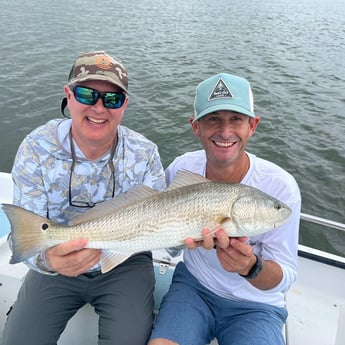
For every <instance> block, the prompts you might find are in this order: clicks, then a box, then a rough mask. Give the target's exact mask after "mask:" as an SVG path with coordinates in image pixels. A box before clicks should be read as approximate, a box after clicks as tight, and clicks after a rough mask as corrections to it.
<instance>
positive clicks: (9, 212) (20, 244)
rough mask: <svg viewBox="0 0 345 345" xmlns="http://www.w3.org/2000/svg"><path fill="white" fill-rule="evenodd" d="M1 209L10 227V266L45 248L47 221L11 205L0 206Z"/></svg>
mask: <svg viewBox="0 0 345 345" xmlns="http://www.w3.org/2000/svg"><path fill="white" fill-rule="evenodd" d="M2 209H3V211H4V212H5V214H6V216H7V218H8V220H9V222H10V225H11V234H10V236H11V240H12V243H11V244H12V248H11V249H12V257H11V259H10V263H11V264H16V263H18V262H21V261H24V260H26V259H28V258H30V257H32V256H34V255H35V254H36V253H38V252H39V251H40V250H42V249H43V248H45V247H46V237H45V235H44V230H45V229H46V228H48V226H49V222H48V220H47V219H45V218H43V217H41V216H38V215H36V214H34V213H32V212H30V211H27V210H25V209H23V208H21V207H18V206H15V205H11V204H2Z"/></svg>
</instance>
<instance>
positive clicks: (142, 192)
mask: <svg viewBox="0 0 345 345" xmlns="http://www.w3.org/2000/svg"><path fill="white" fill-rule="evenodd" d="M157 193H160V192H159V191H157V190H155V189H151V188H150V187H147V186H145V185H138V186H135V187H133V188H131V189H129V190H128V191H127V192H126V193H124V194H121V195H120V196H117V197H115V198H113V199H111V200H107V201H104V202H102V203H100V204H97V205H96V206H95V207H94V208H91V209H90V210H88V211H87V212H85V213H83V214H81V215H80V214H79V215H77V216H76V217H74V218H72V219H71V220H70V221H69V222H68V225H69V226H75V225H78V224H81V223H85V222H88V221H91V220H94V219H96V218H101V217H106V216H109V215H110V214H112V213H114V212H115V211H117V210H119V209H120V208H125V207H127V206H129V205H131V204H133V203H135V202H137V201H139V200H142V199H145V198H149V197H151V196H153V195H156V194H157Z"/></svg>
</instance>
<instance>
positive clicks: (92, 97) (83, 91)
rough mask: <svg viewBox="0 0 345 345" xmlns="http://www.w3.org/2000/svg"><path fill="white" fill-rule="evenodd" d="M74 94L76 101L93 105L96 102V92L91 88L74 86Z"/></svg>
mask: <svg viewBox="0 0 345 345" xmlns="http://www.w3.org/2000/svg"><path fill="white" fill-rule="evenodd" d="M74 95H75V98H76V100H77V101H78V102H80V103H82V104H86V105H93V104H95V103H96V102H97V98H98V93H97V92H95V91H94V90H92V89H89V88H87V87H82V86H76V87H75V89H74Z"/></svg>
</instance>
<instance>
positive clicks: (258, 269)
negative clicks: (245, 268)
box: [239, 254, 262, 279]
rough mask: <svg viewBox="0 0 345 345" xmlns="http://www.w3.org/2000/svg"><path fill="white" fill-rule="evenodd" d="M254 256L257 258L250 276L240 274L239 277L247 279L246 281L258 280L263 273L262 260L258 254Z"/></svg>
mask: <svg viewBox="0 0 345 345" xmlns="http://www.w3.org/2000/svg"><path fill="white" fill-rule="evenodd" d="M254 255H255V257H256V263H255V264H254V266H253V267H252V268H251V269H250V271H249V272H248V274H246V275H244V274H240V273H239V275H240V276H241V277H243V278H246V279H253V278H256V277H257V276H258V274H259V273H260V272H261V270H262V261H261V259H260V258H259V257H258V256H257V255H256V254H254Z"/></svg>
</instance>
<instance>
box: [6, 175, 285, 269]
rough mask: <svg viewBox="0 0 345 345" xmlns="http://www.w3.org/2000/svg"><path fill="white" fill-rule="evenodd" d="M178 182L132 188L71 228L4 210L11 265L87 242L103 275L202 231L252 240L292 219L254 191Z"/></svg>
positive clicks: (196, 180)
mask: <svg viewBox="0 0 345 345" xmlns="http://www.w3.org/2000/svg"><path fill="white" fill-rule="evenodd" d="M196 176H198V177H196ZM176 179H177V181H176V185H174V183H173V186H172V187H170V188H169V189H168V190H167V191H165V192H157V191H154V190H151V189H149V188H148V187H145V186H138V187H134V188H133V190H130V191H129V192H128V194H127V195H123V196H120V197H118V198H114V199H112V200H110V201H106V202H104V203H102V204H100V205H98V206H96V207H95V208H93V209H91V210H90V211H87V212H86V213H85V214H83V215H81V216H78V217H76V218H75V219H72V220H71V222H70V225H69V226H62V225H58V224H54V223H53V222H51V221H49V220H47V219H44V218H42V217H40V216H37V215H35V214H33V213H32V212H29V211H26V210H24V209H22V208H20V207H17V206H14V205H2V208H3V210H4V211H5V213H6V214H7V217H8V218H9V221H10V223H11V234H12V242H13V255H12V258H11V261H10V262H11V263H16V262H20V261H23V260H25V259H27V258H29V257H31V256H33V255H34V254H35V253H37V252H38V251H40V250H43V249H46V248H49V247H51V246H54V245H57V244H59V243H62V242H65V241H68V240H72V239H77V238H85V239H87V241H88V245H87V246H88V247H89V248H100V249H103V256H102V259H101V265H102V272H106V271H107V270H109V269H111V268H112V267H115V266H116V265H118V264H119V263H120V262H123V261H124V260H125V259H126V258H128V257H129V256H130V255H133V254H134V253H137V252H140V251H145V250H152V249H162V248H168V247H173V246H179V245H181V244H183V243H184V240H185V239H186V238H188V237H192V238H194V239H201V232H202V229H204V228H209V229H211V230H216V229H217V228H219V227H222V228H224V230H225V231H226V232H227V233H228V235H229V236H252V235H257V234H260V233H262V232H265V231H268V230H271V229H273V228H276V227H278V226H280V225H281V224H282V223H283V222H285V221H286V219H287V218H288V217H289V215H290V214H291V210H290V209H289V207H288V206H286V205H285V204H283V203H282V202H280V201H279V200H277V199H275V198H273V197H271V196H269V195H267V194H265V193H263V192H261V191H259V190H258V189H256V188H253V187H249V186H246V185H243V184H228V183H217V182H210V181H209V180H206V179H205V178H203V177H201V176H199V175H196V174H193V173H188V172H179V173H178V174H177V178H176ZM201 179H202V182H201ZM184 180H186V182H185V183H184V182H183V181H184ZM174 181H175V180H174ZM181 181H182V182H181Z"/></svg>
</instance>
